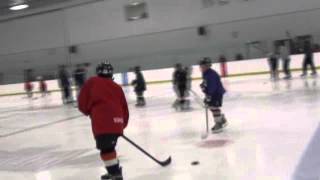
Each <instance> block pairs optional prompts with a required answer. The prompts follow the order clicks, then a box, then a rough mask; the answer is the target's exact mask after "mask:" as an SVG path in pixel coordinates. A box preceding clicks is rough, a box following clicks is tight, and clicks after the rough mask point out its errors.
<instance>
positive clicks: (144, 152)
mask: <svg viewBox="0 0 320 180" xmlns="http://www.w3.org/2000/svg"><path fill="white" fill-rule="evenodd" d="M122 137H123V139H125V140H126V141H128V142H129V143H130V144H131V145H133V146H134V147H136V148H137V149H138V150H140V151H141V152H142V153H143V154H145V155H146V156H148V157H149V158H150V159H152V160H154V161H155V162H156V163H158V164H159V165H160V166H162V167H165V166H168V165H169V164H171V161H172V159H171V156H170V157H169V158H168V159H167V160H165V161H159V160H158V159H156V158H155V157H153V156H152V155H151V154H149V153H148V152H147V151H145V150H144V149H142V147H140V146H139V145H137V144H136V143H135V142H133V141H132V140H131V139H129V138H128V137H127V136H125V135H122Z"/></svg>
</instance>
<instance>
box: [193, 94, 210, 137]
mask: <svg viewBox="0 0 320 180" xmlns="http://www.w3.org/2000/svg"><path fill="white" fill-rule="evenodd" d="M190 92H191V93H192V94H193V95H194V96H195V98H196V101H197V102H198V103H199V104H200V106H202V107H204V108H205V109H206V133H205V134H202V135H201V139H207V138H208V136H209V115H208V107H207V105H205V104H204V103H202V102H201V97H200V96H199V95H198V94H197V93H196V92H194V91H193V90H190Z"/></svg>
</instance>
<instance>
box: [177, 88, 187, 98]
mask: <svg viewBox="0 0 320 180" xmlns="http://www.w3.org/2000/svg"><path fill="white" fill-rule="evenodd" d="M186 90H187V86H186V85H178V94H179V98H185V96H186Z"/></svg>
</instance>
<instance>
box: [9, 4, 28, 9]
mask: <svg viewBox="0 0 320 180" xmlns="http://www.w3.org/2000/svg"><path fill="white" fill-rule="evenodd" d="M28 7H29V5H28V4H19V5H14V6H11V7H10V8H9V9H10V10H12V11H19V10H23V9H27V8H28Z"/></svg>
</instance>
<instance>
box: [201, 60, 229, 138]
mask: <svg viewBox="0 0 320 180" xmlns="http://www.w3.org/2000/svg"><path fill="white" fill-rule="evenodd" d="M211 65H212V63H211V60H210V58H204V59H202V60H201V61H200V63H199V66H200V70H201V72H202V77H203V82H202V83H201V85H200V87H201V89H202V91H203V93H204V94H205V99H204V103H205V105H206V108H209V109H210V110H211V112H212V114H213V117H214V122H215V125H214V126H213V127H212V129H211V130H212V133H220V132H222V130H223V128H224V127H226V126H227V120H226V118H225V116H224V114H223V113H222V112H221V109H220V108H221V107H222V104H223V95H224V93H225V92H226V90H225V89H224V87H223V85H222V82H221V78H220V76H219V75H218V73H217V72H216V71H215V70H213V69H212V68H211Z"/></svg>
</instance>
